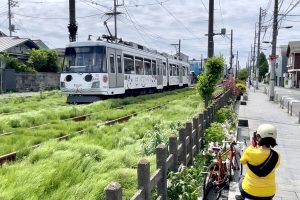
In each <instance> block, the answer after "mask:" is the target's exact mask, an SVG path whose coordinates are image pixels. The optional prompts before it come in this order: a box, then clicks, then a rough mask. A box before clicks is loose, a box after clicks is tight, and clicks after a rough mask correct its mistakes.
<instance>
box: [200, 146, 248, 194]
mask: <svg viewBox="0 0 300 200" xmlns="http://www.w3.org/2000/svg"><path fill="white" fill-rule="evenodd" d="M222 143H223V147H219V146H213V147H212V148H211V149H212V150H213V151H214V154H215V157H216V159H214V160H213V162H212V163H211V164H210V165H209V167H208V172H205V173H206V177H205V178H204V183H203V200H212V199H214V198H215V199H218V198H219V197H220V195H221V191H222V190H223V189H224V188H225V187H227V186H229V183H230V181H231V179H232V171H233V170H241V171H242V165H241V164H240V158H241V155H240V152H239V151H237V150H236V148H235V146H236V145H237V144H244V142H235V141H234V142H231V141H223V142H222ZM228 143H229V144H230V145H229V148H228V149H227V148H226V146H227V145H226V144H228Z"/></svg>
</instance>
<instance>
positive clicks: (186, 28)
mask: <svg viewBox="0 0 300 200" xmlns="http://www.w3.org/2000/svg"><path fill="white" fill-rule="evenodd" d="M155 1H156V2H158V0H155ZM159 5H160V6H161V7H162V8H163V9H164V10H165V11H166V12H167V13H168V14H169V15H170V16H172V17H173V18H174V19H175V21H176V22H177V23H179V24H181V25H182V26H183V27H184V29H185V30H187V31H188V32H189V33H191V34H192V35H193V36H194V37H195V38H198V40H199V41H200V42H201V43H203V41H202V39H201V38H199V37H198V36H197V35H195V34H194V33H193V32H192V31H191V30H190V29H189V28H188V27H187V26H186V25H185V24H184V23H182V22H181V21H180V20H179V19H177V17H176V16H175V15H174V14H173V13H172V12H170V11H169V9H167V8H166V7H165V6H164V5H163V4H159Z"/></svg>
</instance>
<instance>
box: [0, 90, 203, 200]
mask: <svg viewBox="0 0 300 200" xmlns="http://www.w3.org/2000/svg"><path fill="white" fill-rule="evenodd" d="M169 100H171V99H169ZM160 101H162V99H159V102H160ZM202 108H203V105H202V103H201V102H200V99H199V96H197V95H192V94H191V93H190V94H178V96H176V100H174V99H173V101H171V102H169V103H168V104H166V105H165V106H164V107H162V108H161V109H157V110H153V111H150V112H147V113H140V114H138V115H137V116H135V117H133V118H131V119H130V120H129V121H128V122H125V123H122V124H115V125H112V126H101V127H99V128H96V127H95V126H90V127H89V128H88V129H87V130H86V131H85V132H84V133H83V134H81V135H78V136H75V137H73V138H72V139H70V140H69V141H64V142H59V143H58V142H54V141H52V142H48V143H46V144H44V145H43V146H42V147H41V148H39V149H36V150H34V151H31V152H30V153H29V154H28V156H27V157H26V158H23V160H19V161H18V162H17V163H15V164H13V165H4V166H3V167H2V168H0V191H3V192H1V193H0V199H4V200H6V199H104V188H105V186H107V185H108V184H109V183H110V182H112V181H117V182H119V183H120V184H121V185H122V188H123V195H124V197H125V199H129V198H130V197H131V196H132V195H133V194H134V193H135V192H136V191H137V189H136V184H137V180H136V178H137V177H136V167H137V162H138V160H139V159H141V158H148V159H149V160H150V163H151V173H152V174H153V173H154V171H155V155H154V152H155V146H156V144H157V143H158V142H165V143H167V138H168V137H169V136H170V135H171V134H177V133H178V128H179V127H181V126H182V125H183V124H184V123H185V122H186V121H187V120H191V119H192V117H193V116H194V115H195V114H196V113H198V112H200V111H201V110H202ZM83 123H87V122H83ZM153 135H154V137H153ZM146 147H147V148H146Z"/></svg>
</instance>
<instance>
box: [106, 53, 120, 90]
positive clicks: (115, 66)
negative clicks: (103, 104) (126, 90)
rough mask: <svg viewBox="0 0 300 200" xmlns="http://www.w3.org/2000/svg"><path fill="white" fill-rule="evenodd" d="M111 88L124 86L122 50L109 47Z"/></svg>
mask: <svg viewBox="0 0 300 200" xmlns="http://www.w3.org/2000/svg"><path fill="white" fill-rule="evenodd" d="M107 60H108V80H109V88H117V87H124V73H123V63H122V60H123V59H122V51H120V50H115V49H111V48H107Z"/></svg>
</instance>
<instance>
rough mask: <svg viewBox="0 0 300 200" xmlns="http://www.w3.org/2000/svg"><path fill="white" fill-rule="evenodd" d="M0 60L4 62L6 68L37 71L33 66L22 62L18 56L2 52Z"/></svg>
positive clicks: (18, 70) (17, 70) (19, 70)
mask: <svg viewBox="0 0 300 200" xmlns="http://www.w3.org/2000/svg"><path fill="white" fill-rule="evenodd" d="M0 61H1V62H3V63H4V65H5V67H4V68H6V69H14V70H15V71H16V72H31V73H33V72H35V70H34V69H33V68H31V67H28V66H27V65H25V64H24V63H22V62H20V61H19V60H18V59H17V58H14V57H11V56H9V55H8V54H7V53H1V54H0Z"/></svg>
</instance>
